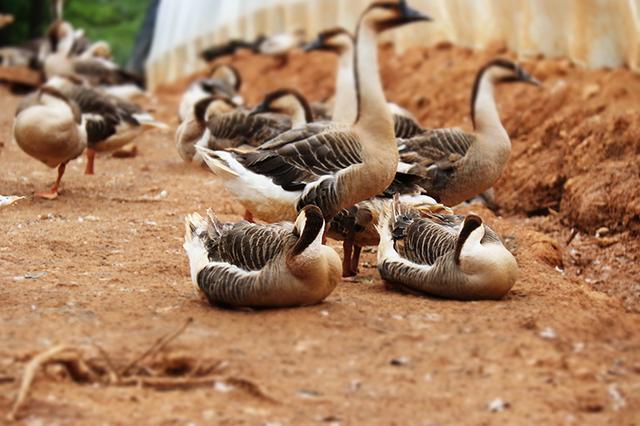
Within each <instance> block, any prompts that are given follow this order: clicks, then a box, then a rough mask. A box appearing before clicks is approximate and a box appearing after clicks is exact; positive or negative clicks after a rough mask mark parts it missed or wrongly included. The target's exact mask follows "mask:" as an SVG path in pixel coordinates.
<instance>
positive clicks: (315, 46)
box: [304, 27, 353, 55]
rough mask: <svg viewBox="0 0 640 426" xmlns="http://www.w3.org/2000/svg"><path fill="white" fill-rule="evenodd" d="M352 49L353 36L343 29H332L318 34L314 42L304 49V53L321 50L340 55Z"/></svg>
mask: <svg viewBox="0 0 640 426" xmlns="http://www.w3.org/2000/svg"><path fill="white" fill-rule="evenodd" d="M352 47H353V36H352V35H351V33H349V31H347V30H345V29H344V28H339V27H337V28H332V29H329V30H325V31H322V32H320V33H318V36H317V37H316V39H315V40H313V41H312V42H310V43H309V44H307V45H306V46H305V47H304V50H305V52H311V51H312V50H322V51H326V52H333V53H336V54H338V55H339V54H340V53H342V52H344V51H345V50H349V49H351V48H352Z"/></svg>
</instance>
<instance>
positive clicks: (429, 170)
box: [398, 129, 475, 192]
mask: <svg viewBox="0 0 640 426" xmlns="http://www.w3.org/2000/svg"><path fill="white" fill-rule="evenodd" d="M474 141H475V136H474V135H472V134H469V133H465V132H463V131H462V130H460V129H434V130H427V131H425V132H423V133H421V134H418V135H416V136H414V137H413V138H410V139H400V140H398V151H399V153H400V161H401V163H404V164H406V165H408V166H409V167H407V170H408V171H409V172H410V173H413V174H417V175H420V176H422V177H423V178H424V180H423V181H422V182H421V185H422V186H423V187H424V188H425V190H427V192H438V191H439V190H441V189H443V188H445V187H446V185H447V182H448V181H449V179H450V177H451V175H452V174H453V173H454V172H455V170H456V169H457V168H458V167H459V165H460V164H461V163H460V161H461V160H462V159H464V157H465V155H466V154H467V151H468V150H469V147H470V146H471V145H472V144H473V143H474Z"/></svg>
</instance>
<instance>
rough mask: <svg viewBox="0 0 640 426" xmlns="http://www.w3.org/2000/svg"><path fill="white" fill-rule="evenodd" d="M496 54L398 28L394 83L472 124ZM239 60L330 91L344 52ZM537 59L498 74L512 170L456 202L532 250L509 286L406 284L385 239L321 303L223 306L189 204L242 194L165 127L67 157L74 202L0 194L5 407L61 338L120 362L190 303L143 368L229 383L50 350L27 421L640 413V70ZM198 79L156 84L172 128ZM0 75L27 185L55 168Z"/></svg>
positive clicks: (636, 419) (29, 188) (4, 130)
mask: <svg viewBox="0 0 640 426" xmlns="http://www.w3.org/2000/svg"><path fill="white" fill-rule="evenodd" d="M497 55H503V56H510V53H509V52H507V51H505V49H504V48H502V47H500V46H495V47H492V48H491V49H488V50H487V51H482V52H472V51H470V50H466V49H461V48H454V47H451V46H449V45H444V44H443V45H440V46H437V47H435V48H431V49H413V50H409V51H407V52H404V53H403V54H401V55H395V54H393V53H392V50H391V48H390V47H389V46H383V48H382V58H383V63H384V66H383V67H382V73H383V77H384V81H385V87H386V88H387V93H388V96H389V99H390V100H393V101H395V102H397V103H399V104H401V105H402V106H405V107H407V108H408V109H410V110H411V111H413V112H414V113H415V114H416V115H417V116H418V117H419V118H420V120H421V121H422V123H423V125H425V126H429V127H442V126H460V127H463V128H467V129H468V128H469V127H470V120H469V118H468V109H469V108H468V103H469V95H470V93H469V92H470V87H471V83H472V81H473V78H474V74H475V71H476V70H477V69H478V68H479V67H480V66H481V65H482V64H483V63H484V62H485V61H486V60H488V59H490V58H492V57H494V56H497ZM231 62H232V63H233V64H234V65H236V66H237V67H238V68H239V69H240V71H241V73H242V76H243V79H244V86H243V93H242V94H243V95H244V97H245V99H246V100H247V101H248V102H249V103H254V102H256V101H257V100H258V99H259V98H260V97H261V96H262V95H263V94H264V93H265V92H266V91H268V90H271V89H275V88H278V87H282V86H289V87H295V88H298V89H299V90H301V91H302V92H303V93H305V94H306V95H307V96H309V97H310V98H311V99H312V100H320V99H323V98H325V97H327V96H329V95H330V94H331V92H332V87H333V70H334V66H335V59H334V58H333V57H332V56H331V55H329V54H324V53H317V54H311V55H304V54H303V53H301V52H293V53H292V54H291V56H290V60H289V63H288V64H287V65H286V66H284V67H279V66H278V64H277V63H276V62H275V61H274V60H273V59H271V58H264V57H256V56H253V55H249V54H246V53H240V54H238V55H237V56H236V57H234V58H233V59H232V60H231ZM523 65H524V67H525V68H526V69H527V70H529V71H530V72H531V73H532V74H533V75H535V76H536V77H538V78H539V79H540V80H543V82H544V86H543V88H542V89H536V88H534V87H530V86H524V85H509V86H505V87H500V88H498V90H497V92H496V93H497V99H498V102H499V106H500V110H501V115H502V117H503V122H504V124H505V126H506V128H507V130H508V132H509V133H510V135H512V142H513V151H512V157H511V160H510V163H509V166H508V167H507V170H506V171H505V173H504V174H503V176H502V178H501V179H500V180H499V182H498V183H497V184H496V185H495V190H496V201H497V203H498V205H499V210H498V211H497V213H493V212H491V211H489V210H487V209H486V208H484V207H481V206H479V205H471V206H465V207H462V208H460V209H459V211H463V212H470V211H474V212H476V213H479V214H480V215H482V216H483V217H484V218H485V219H486V221H488V222H489V223H490V225H491V226H493V227H494V229H496V230H497V231H499V232H500V233H501V235H502V236H503V237H504V239H505V241H506V244H507V245H508V247H509V248H510V249H511V250H512V251H513V252H514V253H515V255H516V257H517V259H518V263H519V266H520V278H519V280H518V282H517V283H516V285H515V287H514V288H513V290H512V291H511V292H510V293H509V294H508V295H507V297H505V299H504V300H501V301H483V302H455V301H447V300H440V299H434V298H429V297H416V296H413V295H407V294H403V293H399V292H396V291H391V290H388V289H386V288H385V286H384V284H383V283H382V282H381V280H380V278H379V276H378V275H377V272H376V270H375V268H374V267H373V266H372V265H374V263H375V253H374V251H373V250H369V251H367V252H366V253H365V255H364V261H365V262H367V263H366V264H365V268H363V269H364V270H363V273H362V275H361V277H360V278H359V280H358V282H345V283H343V284H342V285H340V286H339V287H338V288H337V289H336V291H335V292H334V293H333V294H332V295H331V296H329V297H328V298H327V300H326V301H325V302H324V303H322V304H319V305H316V306H310V307H304V308H298V309H281V310H265V311H249V310H239V311H233V310H224V309H220V308H214V307H210V306H208V305H207V304H205V303H203V302H202V301H201V300H199V299H198V298H197V297H196V296H195V294H194V292H193V290H192V287H191V283H190V280H189V277H188V267H187V259H186V257H185V255H184V254H183V252H182V248H181V240H182V233H183V217H184V215H185V214H187V213H190V212H193V211H199V212H204V210H205V209H206V208H208V207H211V208H213V209H214V210H215V211H216V212H217V213H218V214H220V215H221V216H222V217H223V218H224V219H229V220H232V219H238V218H239V215H240V214H241V213H242V208H241V206H240V205H238V203H236V202H234V201H233V199H232V198H231V197H230V196H229V195H228V194H227V193H226V192H225V191H224V190H223V189H222V187H221V186H220V185H219V184H218V183H217V182H215V180H214V179H213V178H212V175H211V174H209V173H208V172H206V171H204V170H198V169H195V168H193V166H190V165H187V164H184V163H183V162H182V161H181V160H180V158H179V157H178V155H177V153H176V151H175V148H174V140H173V134H172V133H170V132H167V133H163V132H160V131H152V132H149V133H147V134H145V135H144V136H142V137H141V138H140V140H139V141H138V151H139V154H138V155H137V156H136V157H135V158H125V159H122V158H113V157H110V156H108V155H105V156H102V157H99V158H98V160H97V162H96V173H97V174H96V175H95V176H93V177H91V176H84V175H83V174H82V172H83V169H84V164H83V160H81V159H79V160H77V161H75V162H73V163H71V164H70V165H69V167H67V174H66V176H65V179H64V180H63V192H62V194H61V197H60V198H59V199H58V200H55V201H44V200H39V199H33V198H31V197H30V198H28V199H26V200H22V201H21V202H19V203H17V204H15V205H13V206H11V207H9V208H5V209H3V210H0V230H1V231H2V233H3V235H4V236H5V237H4V240H3V241H2V242H0V317H1V322H0V413H2V414H4V413H6V412H8V410H9V409H10V407H11V404H12V402H13V400H14V397H15V395H16V392H17V389H18V386H19V380H20V377H21V375H22V372H23V369H24V366H25V365H26V363H27V362H28V361H29V360H30V359H32V357H33V356H34V355H35V354H37V353H40V352H42V351H44V350H46V349H47V348H50V347H51V346H53V345H56V344H61V343H65V344H70V345H75V346H78V347H81V348H84V349H83V350H85V351H91V350H93V349H91V348H94V347H93V346H91V345H92V344H99V345H100V346H101V347H102V348H104V349H105V351H106V352H108V353H109V355H110V357H111V359H112V362H113V363H114V364H116V365H117V366H122V365H126V364H127V363H128V362H130V361H131V360H133V359H134V358H136V357H137V356H138V355H140V354H141V353H143V352H144V351H145V350H146V349H147V348H148V347H149V346H151V345H152V344H153V343H154V342H155V341H156V340H157V339H158V338H159V337H161V336H163V335H166V334H167V333H171V332H172V331H173V330H175V329H177V328H179V327H180V326H181V325H182V324H183V323H184V322H185V320H186V319H187V318H193V319H194V321H193V323H192V324H191V325H190V326H189V327H188V328H187V329H186V330H185V331H184V333H183V334H182V335H180V336H179V337H177V338H176V340H174V341H173V342H171V343H170V344H169V345H168V346H167V347H166V348H165V349H163V350H162V351H161V352H160V354H158V355H155V356H153V357H151V358H150V359H146V360H144V361H141V363H140V364H141V365H142V366H141V367H140V368H141V369H142V371H143V372H144V371H146V372H147V374H149V375H153V374H160V375H162V376H163V377H165V376H168V377H171V378H176V377H177V378H184V379H185V380H186V379H193V378H197V377H198V376H199V375H204V374H205V373H203V371H205V370H206V373H207V374H214V375H215V376H216V377H218V378H219V379H216V380H215V382H216V384H215V385H214V383H213V382H214V380H211V382H207V383H205V384H204V385H198V386H195V385H194V386H192V387H187V388H182V389H171V390H166V389H164V390H160V389H157V388H150V387H145V386H142V385H141V386H115V385H108V384H106V382H105V381H104V380H103V378H101V379H100V380H88V381H87V380H82V377H79V376H78V375H77V374H72V373H73V372H72V371H71V374H70V373H69V371H70V370H69V369H60V368H52V367H51V366H50V367H49V368H47V369H46V372H40V373H39V374H38V376H37V377H36V380H35V382H34V385H33V388H32V392H31V396H30V397H29V399H28V400H27V402H26V403H25V405H24V406H23V407H22V409H21V410H20V412H19V418H20V420H21V421H22V422H25V423H26V424H33V425H35V424H71V423H74V424H96V423H98V422H99V423H104V424H131V423H138V424H142V423H144V424H161V425H168V424H229V425H231V424H233V425H235V424H247V425H254V424H256V425H265V424H270V425H277V424H280V425H294V424H381V425H389V424H397V425H407V424H411V425H413V424H416V425H444V424H473V425H486V424H567V425H572V424H575V425H578V424H593V425H602V424H619V425H634V424H640V316H639V312H640V303H639V301H640V266H638V260H639V259H638V257H639V253H640V243H638V240H637V237H638V234H639V233H640V170H639V167H640V166H639V162H638V154H639V153H640V109H638V105H639V104H640V76H638V75H634V74H632V73H631V72H629V71H628V70H625V69H619V70H600V71H589V70H583V69H580V68H578V67H575V66H573V65H571V64H569V63H568V62H566V61H563V60H549V59H535V60H530V61H526V62H524V63H523ZM183 87H184V82H181V83H179V84H175V85H173V86H171V87H164V88H162V89H161V90H159V91H158V92H157V93H156V94H155V95H154V96H155V98H154V99H153V100H152V101H151V102H150V106H151V107H152V108H153V109H154V110H155V113H156V115H157V116H158V117H160V118H161V119H164V120H166V121H167V122H168V123H170V124H171V125H173V126H175V125H176V124H177V119H176V118H175V116H176V109H177V102H178V99H179V94H180V91H181V90H182V88H183ZM0 93H1V95H0V96H1V97H0V106H1V107H2V109H1V110H0V129H1V130H0V145H4V146H3V147H0V150H1V151H0V164H2V168H3V173H2V175H0V194H4V195H8V194H21V195H31V194H33V193H34V192H35V191H39V190H43V189H45V188H46V187H48V185H50V184H51V183H52V181H53V180H54V177H55V172H54V171H52V170H50V169H48V168H46V167H45V166H44V165H42V164H40V163H38V162H36V161H35V160H33V159H31V158H29V157H27V156H26V155H25V154H24V153H23V152H22V151H20V149H19V148H18V147H17V146H16V145H15V143H14V142H12V140H11V125H12V119H13V112H14V110H15V107H16V105H17V102H18V101H19V97H17V96H15V95H12V94H10V93H9V92H8V90H7V89H6V88H0ZM332 244H334V245H335V247H336V248H337V249H338V250H340V249H339V245H337V244H335V243H332ZM94 352H95V351H94ZM176 360H178V361H179V360H182V361H179V362H178V361H176ZM176 362H177V364H176ZM202 366H215V367H212V368H209V369H203V368H202ZM145 369H146V370H145ZM491 408H493V409H491ZM2 421H4V416H3V417H2V420H0V422H2Z"/></svg>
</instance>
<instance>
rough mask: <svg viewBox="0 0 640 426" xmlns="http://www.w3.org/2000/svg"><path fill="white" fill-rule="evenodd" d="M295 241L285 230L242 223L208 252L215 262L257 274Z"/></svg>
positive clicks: (284, 228)
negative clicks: (256, 272)
mask: <svg viewBox="0 0 640 426" xmlns="http://www.w3.org/2000/svg"><path fill="white" fill-rule="evenodd" d="M295 241H296V237H295V236H294V235H293V234H292V233H291V231H290V230H288V229H287V228H286V227H283V226H279V225H256V224H252V223H248V222H239V223H237V224H236V225H234V226H233V227H231V228H228V229H226V230H225V232H223V233H222V235H221V236H220V238H219V239H217V240H215V241H212V244H210V245H209V246H208V247H207V250H208V252H209V259H210V260H212V261H217V262H226V263H229V264H232V265H235V266H237V267H239V268H241V269H244V270H245V271H257V270H260V269H262V268H263V267H264V266H265V265H266V264H267V263H268V262H269V261H271V260H272V259H273V258H275V257H277V256H278V255H280V254H282V253H283V252H284V250H285V249H286V248H287V247H289V246H291V245H292V244H294V243H295Z"/></svg>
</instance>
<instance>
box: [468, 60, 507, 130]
mask: <svg viewBox="0 0 640 426" xmlns="http://www.w3.org/2000/svg"><path fill="white" fill-rule="evenodd" d="M474 86H475V87H474V96H473V103H472V105H471V118H472V121H473V127H474V130H476V131H477V132H478V133H487V132H489V133H493V132H500V133H502V132H504V128H503V127H502V123H501V122H500V116H499V115H498V109H497V107H496V101H495V99H494V96H493V79H492V76H491V72H490V71H489V70H485V72H483V73H482V74H481V75H479V76H478V77H477V81H476V84H475V85H474Z"/></svg>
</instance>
